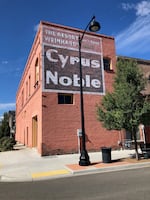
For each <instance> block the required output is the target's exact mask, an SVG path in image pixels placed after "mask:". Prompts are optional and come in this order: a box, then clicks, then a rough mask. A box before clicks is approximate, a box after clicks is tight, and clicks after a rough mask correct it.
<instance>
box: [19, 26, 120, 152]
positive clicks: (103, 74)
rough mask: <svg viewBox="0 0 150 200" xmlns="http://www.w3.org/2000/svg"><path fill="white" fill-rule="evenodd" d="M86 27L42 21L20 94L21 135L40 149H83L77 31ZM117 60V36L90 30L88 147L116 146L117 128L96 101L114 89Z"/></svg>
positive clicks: (86, 42) (85, 54)
mask: <svg viewBox="0 0 150 200" xmlns="http://www.w3.org/2000/svg"><path fill="white" fill-rule="evenodd" d="M80 34H82V30H79V29H75V28H71V27H65V26H61V25H56V24H52V23H48V22H41V23H40V25H39V29H38V31H37V34H36V36H35V40H34V42H33V46H32V48H31V51H30V54H29V57H28V60H27V63H26V66H25V70H24V73H23V76H22V79H21V81H20V85H19V88H18V92H17V96H16V140H17V141H19V142H21V143H23V144H25V145H26V146H28V147H35V148H37V150H38V152H39V153H40V154H41V155H48V154H58V153H60V154H61V153H73V152H77V151H78V150H79V144H80V143H79V137H78V134H77V130H78V129H80V127H81V122H80V92H79V90H80V87H79V85H80V83H79V57H78V37H79V35H80ZM115 66H116V52H115V42H114V38H113V37H109V36H105V35H100V34H95V33H91V32H87V33H86V34H85V36H84V39H83V43H82V69H83V79H84V80H83V82H84V88H83V90H84V112H85V130H86V144H87V150H99V149H100V147H102V146H111V147H114V148H116V147H117V146H118V141H119V140H120V134H119V132H117V131H107V130H106V129H105V128H104V127H102V125H101V123H100V122H99V121H97V116H96V104H97V103H99V102H100V101H101V99H102V97H103V95H104V94H105V92H106V91H112V83H113V77H114V72H115Z"/></svg>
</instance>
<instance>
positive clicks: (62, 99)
mask: <svg viewBox="0 0 150 200" xmlns="http://www.w3.org/2000/svg"><path fill="white" fill-rule="evenodd" d="M58 104H73V94H64V93H58Z"/></svg>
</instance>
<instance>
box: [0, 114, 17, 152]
mask: <svg viewBox="0 0 150 200" xmlns="http://www.w3.org/2000/svg"><path fill="white" fill-rule="evenodd" d="M14 144H15V138H13V137H10V127H9V113H7V112H6V113H4V117H3V120H2V122H1V125H0V152H1V151H8V150H12V149H13V146H14Z"/></svg>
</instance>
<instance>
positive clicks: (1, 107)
mask: <svg viewBox="0 0 150 200" xmlns="http://www.w3.org/2000/svg"><path fill="white" fill-rule="evenodd" d="M15 106H16V104H15V103H0V110H11V109H15Z"/></svg>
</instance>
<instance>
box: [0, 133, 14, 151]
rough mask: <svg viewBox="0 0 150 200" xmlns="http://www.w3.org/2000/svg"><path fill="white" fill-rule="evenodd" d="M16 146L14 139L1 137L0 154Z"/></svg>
mask: <svg viewBox="0 0 150 200" xmlns="http://www.w3.org/2000/svg"><path fill="white" fill-rule="evenodd" d="M15 144H16V141H15V139H14V138H10V137H6V136H5V137H2V138H0V152H2V151H10V150H13V146H14V145H15Z"/></svg>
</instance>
